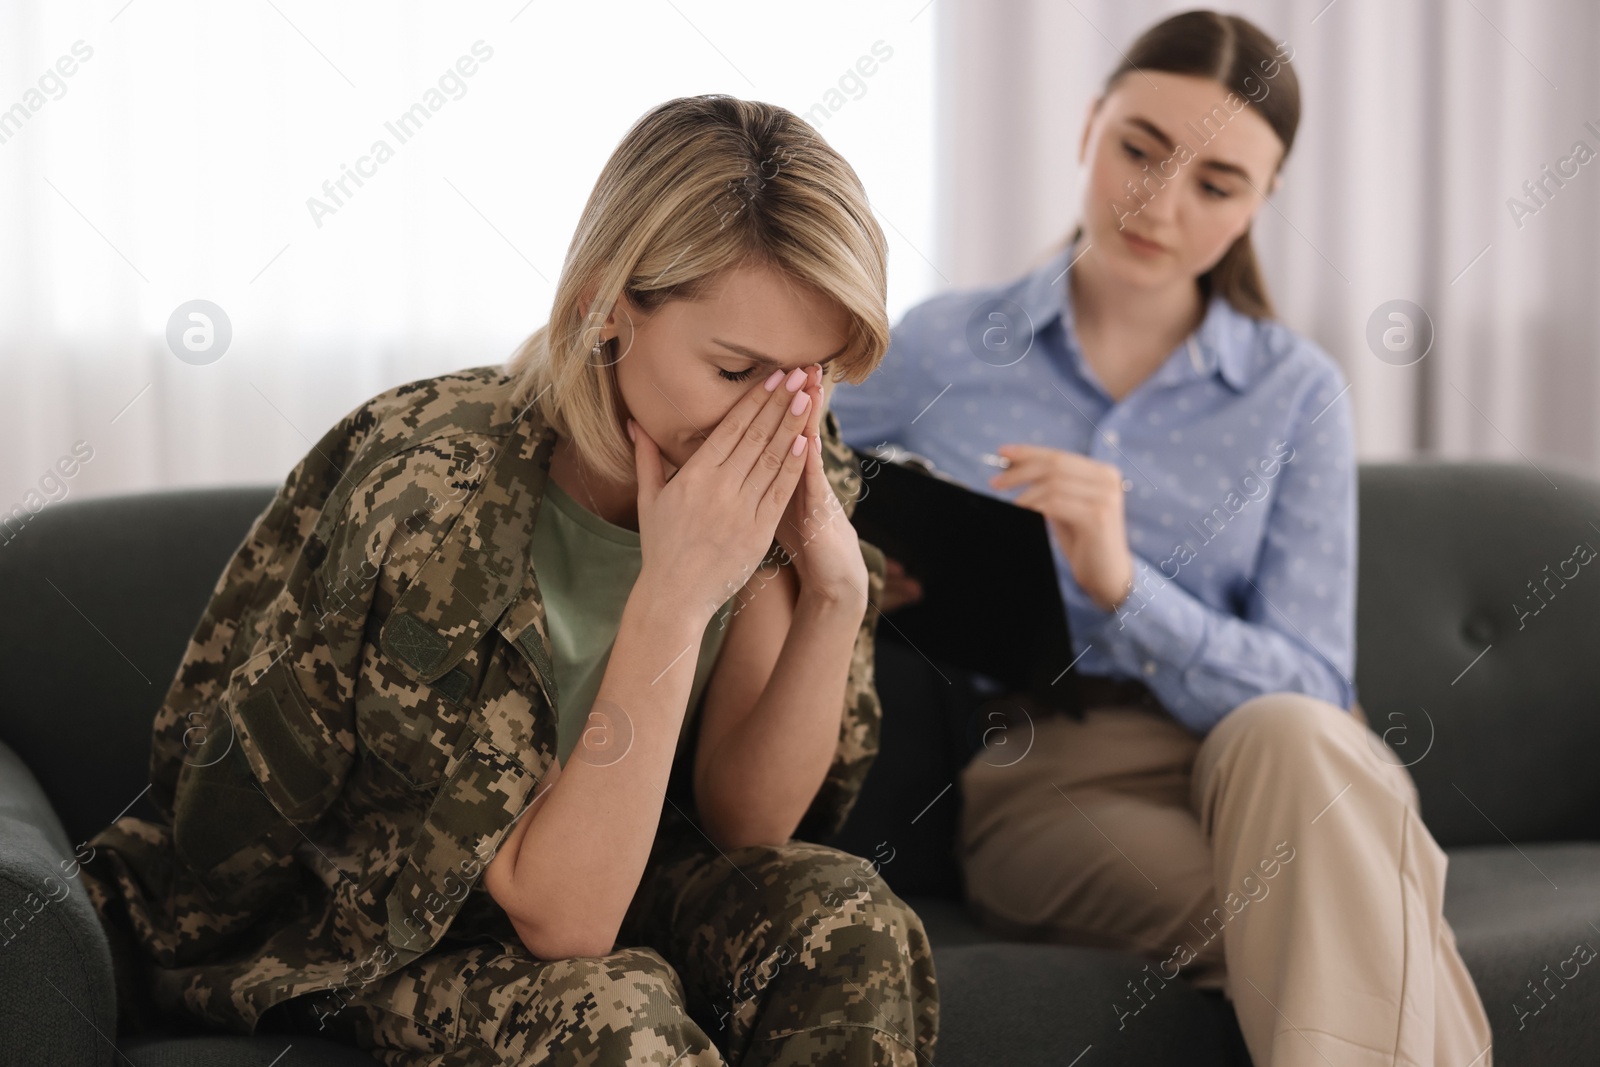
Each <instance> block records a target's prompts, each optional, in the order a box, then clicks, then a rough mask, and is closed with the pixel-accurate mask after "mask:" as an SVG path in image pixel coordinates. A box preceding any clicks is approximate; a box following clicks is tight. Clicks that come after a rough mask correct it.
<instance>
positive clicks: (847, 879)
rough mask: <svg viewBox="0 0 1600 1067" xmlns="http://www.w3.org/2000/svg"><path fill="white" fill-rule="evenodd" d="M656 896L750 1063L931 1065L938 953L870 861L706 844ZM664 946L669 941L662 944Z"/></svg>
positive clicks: (805, 850)
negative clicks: (722, 849)
mask: <svg viewBox="0 0 1600 1067" xmlns="http://www.w3.org/2000/svg"><path fill="white" fill-rule="evenodd" d="M657 873H658V877H659V878H660V881H658V882H655V883H653V884H652V885H651V886H650V887H649V888H648V889H647V891H648V892H650V893H651V894H652V895H653V896H655V897H656V898H657V903H658V904H660V903H665V904H666V906H667V910H666V912H665V913H660V912H658V914H664V915H667V916H671V917H672V918H673V919H675V920H676V921H675V922H672V923H671V929H666V930H661V929H659V926H658V928H657V929H656V930H651V931H649V932H650V933H652V934H657V935H658V936H660V935H664V936H665V937H667V939H668V940H667V941H666V943H665V945H664V947H665V949H666V955H667V956H668V958H669V959H672V960H673V961H674V962H675V963H677V965H678V967H679V969H680V971H681V973H682V974H683V976H684V982H685V984H686V986H687V987H688V992H689V997H690V1002H691V1005H692V1006H695V1007H699V1004H698V1003H697V1001H699V1002H700V1003H704V1002H705V1001H709V1009H710V1010H709V1021H708V1022H707V1030H708V1032H710V1033H713V1034H714V1035H716V1036H717V1037H718V1038H719V1039H720V1040H719V1043H721V1044H724V1045H725V1047H726V1048H727V1051H728V1058H729V1060H730V1061H731V1062H734V1063H738V1064H740V1065H742V1067H768V1065H778V1064H785V1065H787V1064H796V1065H798V1064H806V1065H812V1064H831V1063H840V1064H844V1063H850V1064H855V1063H872V1064H894V1065H905V1067H910V1065H911V1064H914V1063H916V1062H918V1061H919V1060H920V1061H921V1062H922V1063H924V1064H928V1063H931V1062H932V1057H933V1046H934V1040H935V1036H936V1032H937V1028H938V992H937V985H936V982H935V980H934V971H933V956H932V953H931V951H930V949H929V947H928V940H927V935H926V933H925V932H924V930H923V927H922V920H921V919H920V918H919V917H918V916H917V914H916V912H914V911H912V910H911V909H910V908H909V907H908V906H907V905H906V904H905V902H904V901H902V900H901V899H900V898H899V897H897V896H895V894H894V893H893V892H892V891H891V890H890V889H889V887H888V885H887V884H886V883H885V882H884V880H883V878H882V876H881V875H879V874H878V873H877V871H876V870H875V869H874V868H873V867H872V865H871V864H869V863H867V862H866V861H865V860H863V859H861V858H860V857H858V856H852V855H849V854H848V853H845V852H841V851H839V850H838V849H833V848H828V847H826V846H823V845H817V844H811V843H808V842H802V841H791V842H789V843H787V844H784V845H780V846H749V847H745V848H739V849H733V850H731V851H729V852H728V853H727V855H726V857H723V856H720V855H718V854H716V853H714V852H710V851H709V850H708V849H700V848H695V849H693V850H692V851H691V853H690V854H689V855H687V856H685V855H682V854H680V855H678V856H676V857H671V858H669V859H668V860H667V861H666V862H664V863H663V864H662V867H661V869H660V870H659V871H658V872H657ZM656 943H660V942H656Z"/></svg>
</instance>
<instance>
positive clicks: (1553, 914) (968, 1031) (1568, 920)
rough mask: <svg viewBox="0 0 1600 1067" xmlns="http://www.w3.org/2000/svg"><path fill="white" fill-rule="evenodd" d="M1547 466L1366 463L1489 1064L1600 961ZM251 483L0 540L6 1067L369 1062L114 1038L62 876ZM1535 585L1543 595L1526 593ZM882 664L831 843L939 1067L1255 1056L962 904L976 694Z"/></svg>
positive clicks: (256, 499) (1125, 974) (1562, 494)
mask: <svg viewBox="0 0 1600 1067" xmlns="http://www.w3.org/2000/svg"><path fill="white" fill-rule="evenodd" d="M1548 473H1550V476H1551V478H1552V479H1553V480H1554V482H1555V483H1556V484H1557V485H1558V486H1559V488H1556V487H1554V486H1552V485H1551V484H1550V482H1548V481H1546V479H1545V477H1544V476H1543V475H1541V474H1539V473H1537V472H1535V471H1533V470H1531V469H1529V468H1527V467H1524V466H1499V465H1445V464H1417V465H1395V466H1373V465H1368V466H1365V467H1363V468H1362V470H1361V476H1360V477H1361V500H1360V504H1361V549H1362V550H1361V557H1360V569H1359V576H1358V580H1359V598H1358V614H1359V620H1358V630H1359V646H1358V647H1359V655H1358V661H1357V681H1358V684H1359V687H1360V700H1361V704H1362V706H1363V708H1364V710H1365V712H1366V714H1367V718H1368V721H1369V723H1370V724H1371V726H1372V727H1373V728H1374V729H1376V730H1378V731H1380V732H1385V733H1386V739H1387V740H1388V741H1389V743H1390V745H1391V747H1393V748H1394V749H1395V751H1396V752H1398V753H1399V754H1400V755H1401V756H1402V758H1403V759H1405V760H1406V761H1407V762H1408V763H1409V764H1411V771H1412V774H1413V775H1414V776H1415V778H1416V780H1417V784H1418V787H1419V789H1420V790H1421V794H1422V802H1423V816H1424V818H1425V820H1426V822H1427V823H1428V826H1429V828H1430V829H1431V830H1432V832H1433V834H1434V836H1435V837H1436V838H1437V839H1438V840H1439V842H1440V843H1441V844H1442V845H1444V846H1445V847H1446V849H1447V850H1448V852H1449V855H1450V876H1449V881H1448V892H1447V901H1446V912H1447V915H1448V917H1449V919H1450V921H1451V923H1452V925H1453V927H1454V929H1455V931H1456V934H1457V938H1458V941H1459V944H1460V946H1461V950H1462V953H1463V955H1464V956H1465V958H1466V961H1467V965H1468V967H1469V968H1470V970H1471V972H1472V974H1473V977H1474V979H1475V981H1476V982H1477V984H1478V988H1479V989H1480V991H1481V992H1482V995H1483V998H1484V1002H1485V1004H1486V1005H1487V1008H1488V1011H1489V1015H1490V1020H1491V1022H1492V1024H1493V1027H1494V1034H1495V1063H1496V1064H1498V1065H1500V1067H1517V1065H1540V1067H1558V1065H1590V1064H1595V1063H1600V1023H1597V1022H1596V1020H1597V1019H1600V974H1595V973H1591V972H1594V971H1596V968H1594V967H1583V968H1581V969H1580V970H1579V971H1578V972H1577V974H1576V975H1575V976H1573V975H1572V971H1571V968H1572V966H1573V965H1572V964H1570V963H1566V962H1564V961H1568V960H1569V959H1571V958H1572V957H1573V955H1574V949H1575V946H1577V945H1579V944H1580V943H1587V944H1589V945H1591V946H1594V947H1597V948H1600V773H1597V770H1596V761H1597V759H1600V640H1597V638H1600V567H1593V566H1580V567H1579V569H1578V572H1577V575H1576V577H1571V578H1569V579H1568V580H1566V581H1565V582H1564V586H1563V584H1562V582H1561V581H1560V579H1551V578H1550V577H1549V576H1550V575H1551V574H1553V573H1556V572H1557V571H1558V570H1559V569H1560V568H1561V567H1562V561H1565V560H1568V559H1569V558H1571V557H1573V552H1574V546H1575V545H1577V544H1578V543H1579V542H1585V541H1586V542H1587V543H1588V544H1589V545H1592V546H1595V547H1600V483H1596V482H1595V481H1593V480H1586V479H1584V478H1582V477H1580V476H1577V475H1575V474H1572V473H1570V472H1562V473H1556V472H1548ZM270 493H271V490H270V489H268V488H247V489H219V490H205V491H190V492H174V493H157V494H145V495H139V496H131V497H123V498H113V499H101V500H91V501H85V502H68V503H64V504H58V505H52V506H50V507H48V508H47V509H45V510H44V511H43V512H41V513H40V514H39V515H37V516H35V517H33V518H32V519H31V520H30V521H29V522H28V523H27V524H26V526H25V527H23V528H22V529H20V530H17V529H15V528H11V527H8V528H6V529H5V530H4V535H3V537H0V542H3V543H0V598H3V599H0V603H3V605H4V611H0V677H3V679H4V683H5V684H4V685H3V686H0V1064H3V1065H9V1064H17V1065H26V1067H41V1065H51V1067H55V1065H60V1067H78V1065H88V1064H95V1065H110V1064H113V1063H116V1064H137V1065H140V1067H154V1065H178V1064H208V1065H209V1064H228V1065H232V1064H241V1065H242V1064H258V1065H260V1067H268V1065H273V1067H294V1065H297V1064H336V1063H350V1064H357V1063H371V1062H373V1061H372V1060H370V1059H369V1058H367V1057H366V1056H364V1055H363V1054H361V1053H359V1052H357V1051H355V1050H352V1049H346V1048H343V1047H341V1046H337V1045H332V1044H329V1043H327V1042H320V1041H316V1040H311V1039H304V1038H298V1037H295V1038H288V1037H283V1036H279V1035H272V1034H259V1035H257V1036H255V1037H253V1038H246V1037H233V1036H205V1035H196V1034H187V1033H183V1032H182V1031H181V1030H180V1029H178V1028H175V1027H174V1028H169V1029H167V1030H164V1031H161V1032H157V1033H150V1034H141V1035H133V1034H121V1035H119V1034H117V1033H116V1032H115V1026H116V1007H115V1002H114V992H113V984H112V979H111V972H110V957H109V953H108V949H107V946H106V942H105V939H104V936H103V934H102V933H101V931H100V928H99V925H98V923H97V922H96V921H95V916H94V913H93V911H92V909H91V908H90V907H89V905H88V903H87V901H86V899H85V897H84V894H83V892H82V891H81V888H80V887H79V886H78V885H77V883H76V882H75V880H74V878H73V877H72V875H73V872H74V871H75V868H74V867H73V866H72V862H71V861H72V857H73V847H74V845H75V844H78V843H80V842H83V841H85V840H86V839H87V838H89V837H90V836H91V835H93V834H94V833H95V832H96V831H98V830H99V829H100V828H101V827H103V826H104V825H106V824H107V823H108V822H109V821H111V820H112V819H114V818H115V817H116V816H117V815H118V814H119V813H120V812H122V811H123V810H124V809H125V808H127V809H128V810H131V811H133V812H136V813H137V812H140V811H144V813H145V814H149V813H150V812H149V809H148V806H147V802H146V801H145V800H144V799H143V797H142V795H141V790H142V789H143V788H144V786H145V784H146V758H147V754H148V751H149V731H150V723H151V718H152V715H153V714H154V711H155V709H156V707H157V705H158V704H159V702H160V700H161V698H162V696H163V695H164V693H165V690H166V686H167V684H168V682H169V681H170V679H171V673H172V671H173V669H174V668H175V666H176V664H177V662H178V660H179V658H180V657H181V655H182V652H183V648H184V644H185V642H186V640H187V638H188V636H189V634H190V633H191V631H192V629H193V626H194V624H195V622H196V620H197V619H198V617H199V614H200V611H201V609H202V607H203V606H204V604H205V602H206V600H207V598H208V596H209V594H210V592H211V588H212V585H213V583H214V581H215V579H216V577H217V575H218V574H219V573H220V572H221V570H222V567H223V565H224V563H225V562H226V560H227V559H228V557H229V556H230V555H231V553H232V552H233V550H234V548H235V547H236V546H237V544H238V543H239V541H240V539H241V538H242V536H243V534H244V532H245V530H246V529H247V528H248V527H249V525H250V523H251V521H252V520H253V519H254V517H255V516H256V515H257V514H258V513H259V512H260V511H261V509H262V508H263V507H264V506H265V504H266V501H267V499H268V497H269V496H270ZM1546 565H1548V566H1549V568H1550V569H1549V570H1546V569H1545V567H1546ZM1573 566H1574V565H1573V564H1567V565H1566V570H1567V572H1568V574H1569V575H1570V574H1571V572H1572V567H1573ZM1533 582H1547V583H1548V586H1549V589H1550V590H1552V591H1554V593H1555V595H1554V596H1550V595H1549V594H1546V597H1545V601H1537V600H1534V599H1532V592H1531V588H1530V583H1533ZM1541 603H1542V604H1543V606H1542V607H1540V610H1539V611H1538V613H1537V614H1525V612H1530V611H1531V609H1532V607H1535V606H1539V605H1540V604H1541ZM1519 604H1520V605H1522V609H1521V611H1519V609H1518V607H1517V605H1519ZM1519 623H1520V626H1519ZM890 629H891V628H887V627H880V633H885V634H887V633H888V631H889V630H890ZM1486 648H1487V651H1485V649H1486ZM1480 653H1481V655H1480ZM878 670H879V675H878V686H879V691H880V694H881V696H882V698H883V702H884V732H883V749H882V753H881V754H880V756H879V758H878V761H877V763H876V764H875V765H874V768H873V771H872V774H871V777H870V778H869V780H868V783H867V786H866V789H865V791H864V792H863V795H862V797H861V800H860V802H859V804H858V805H857V808H856V810H855V812H854V813H853V815H852V817H851V820H850V823H849V825H848V826H847V827H846V828H845V830H844V832H843V833H842V834H841V835H840V836H839V837H838V838H837V839H835V841H834V842H833V843H834V844H837V845H840V846H841V847H845V848H847V849H849V850H851V851H853V852H857V853H859V854H861V855H864V856H872V857H878V858H880V860H884V859H886V862H883V865H882V868H881V869H882V872H883V875H884V877H885V878H886V879H887V880H888V881H889V883H890V885H891V886H893V887H894V889H895V890H896V891H897V892H898V893H899V894H900V895H902V896H903V897H905V898H906V899H907V900H908V901H910V902H911V903H913V904H914V905H915V906H916V907H917V908H918V910H919V911H920V912H921V913H922V914H923V917H924V920H925V922H926V924H927V927H928V930H929V933H930V936H931V939H932V941H933V944H934V946H935V951H936V964H937V969H938V975H939V981H940V986H941V1011H942V1026H941V1033H940V1038H939V1048H938V1055H937V1059H938V1062H939V1064H941V1065H942V1067H959V1065H963V1064H990V1063H1007V1064H1019V1065H1025V1064H1047V1063H1048V1064H1062V1065H1066V1064H1073V1063H1079V1064H1082V1065H1083V1067H1090V1065H1098V1064H1141V1065H1144V1064H1160V1063H1173V1064H1190V1065H1203V1064H1248V1063H1249V1058H1248V1056H1247V1055H1246V1054H1245V1052H1244V1050H1243V1046H1242V1043H1241V1041H1240V1039H1239V1035H1238V1029H1237V1026H1236V1025H1235V1023H1234V1021H1233V1013H1232V1009H1231V1007H1230V1006H1229V1005H1228V1003H1227V1002H1226V1001H1225V1000H1223V999H1222V998H1221V997H1220V995H1217V994H1203V993H1198V992H1195V991H1193V990H1191V989H1189V988H1188V987H1187V986H1184V985H1182V984H1180V983H1173V984H1171V985H1169V986H1168V987H1166V988H1165V989H1163V990H1162V992H1161V995H1160V996H1158V997H1156V998H1154V999H1153V1000H1152V1001H1151V1003H1150V1004H1149V1006H1148V1007H1147V1008H1146V1009H1145V1010H1144V1011H1143V1012H1141V1013H1140V1014H1139V1015H1138V1016H1137V1017H1136V1018H1133V1019H1131V1020H1129V1022H1128V1025H1127V1026H1126V1027H1125V1028H1122V1029H1119V1028H1118V1024H1117V1013H1116V1011H1115V1007H1114V1006H1115V1005H1116V1004H1117V1003H1118V1002H1119V999H1120V998H1121V997H1123V996H1124V995H1125V994H1126V983H1127V982H1128V981H1130V980H1132V979H1134V978H1135V977H1136V976H1137V975H1139V972H1140V969H1141V967H1142V966H1143V961H1142V960H1139V959H1137V958H1135V957H1134V956H1132V955H1127V954H1123V953H1117V952H1107V951H1100V950H1089V949H1078V948H1069V947H1061V946H1049V945H1027V944H1014V943H1003V942H999V941H996V940H995V939H993V938H992V937H990V936H988V935H986V934H985V933H983V932H982V931H981V930H979V929H978V928H977V927H976V926H974V925H973V924H972V923H971V922H970V921H969V920H968V919H967V918H966V916H965V915H964V913H963V911H962V908H961V906H960V877H959V872H958V869H957V867H956V865H955V862H954V860H953V858H952V855H951V842H952V839H953V835H954V827H955V825H956V818H957V814H958V805H959V802H960V797H959V795H958V791H957V790H956V789H955V788H954V787H953V783H954V781H955V775H956V771H957V769H958V768H959V766H960V765H961V763H962V761H963V760H964V759H966V758H968V755H969V754H970V753H971V752H972V751H973V749H974V747H975V746H974V743H973V740H974V739H973V736H972V735H973V730H972V725H971V719H972V710H973V706H974V701H973V698H972V694H971V693H970V692H969V691H968V690H967V689H966V687H965V686H964V684H962V680H961V678H960V675H959V674H958V673H957V672H953V671H946V674H947V675H948V676H949V677H950V678H951V679H952V680H953V683H954V684H949V685H947V684H945V682H944V681H942V680H941V679H940V678H939V677H937V676H936V675H934V674H933V672H932V671H931V670H930V669H929V668H928V666H927V665H926V664H925V663H924V662H923V661H922V659H921V657H920V656H918V655H917V654H916V653H914V652H911V651H909V650H907V649H905V648H904V647H902V646H899V645H897V644H895V643H894V642H893V640H892V635H889V636H886V638H885V639H884V640H883V641H881V642H880V650H879V661H878ZM1547 968H1548V969H1547ZM1560 971H1565V972H1566V973H1567V974H1568V975H1569V977H1568V978H1566V979H1562V978H1560V977H1559V975H1558V973H1557V972H1560ZM1541 983H1542V984H1541ZM1535 987H1538V989H1539V994H1538V997H1537V999H1536V995H1535V992H1534V989H1535ZM1534 1008H1538V1009H1539V1010H1538V1012H1537V1013H1536V1014H1534V1013H1533V1009H1534ZM1519 1009H1520V1010H1519ZM1519 1023H1520V1025H1519ZM1080 1056H1081V1059H1079V1057H1080ZM1463 1067H1464V1065H1463Z"/></svg>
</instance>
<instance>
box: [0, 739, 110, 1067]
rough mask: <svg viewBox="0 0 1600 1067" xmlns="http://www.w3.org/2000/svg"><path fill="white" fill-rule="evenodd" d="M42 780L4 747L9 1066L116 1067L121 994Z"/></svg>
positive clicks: (3, 989)
mask: <svg viewBox="0 0 1600 1067" xmlns="http://www.w3.org/2000/svg"><path fill="white" fill-rule="evenodd" d="M79 858H81V857H76V856H75V855H74V852H73V849H72V847H71V845H70V843H69V841H68V838H67V834H66V831H65V830H64V829H62V826H61V821H60V819H58V818H57V817H56V813H55V810H54V809H53V808H52V807H51V806H50V801H49V800H48V799H47V798H46V797H45V794H44V791H43V790H42V789H40V788H39V783H38V781H37V780H36V779H35V778H34V776H33V773H32V772H31V771H29V770H28V768H27V766H26V765H25V764H24V763H23V762H22V760H21V758H20V757H18V756H17V754H16V753H15V752H13V751H12V750H11V749H10V748H8V747H7V746H6V745H5V743H4V742H0V1034H3V1035H5V1037H4V1041H3V1042H0V1064H5V1065H10V1064H41V1063H48V1064H60V1065H63V1067H88V1065H91V1064H92V1065H94V1067H106V1065H108V1064H110V1063H111V1062H112V1060H113V1058H114V1057H115V1056H116V1051H115V1048H114V1046H113V1044H112V1042H113V1041H114V1040H115V1039H116V1033H117V1004H116V985H115V979H114V976H113V972H112V964H111V948H110V945H109V943H108V942H107V940H106V935H105V931H104V930H103V929H102V928H101V926H100V920H99V917H98V915H97V914H96V912H95V910H94V906H93V905H92V904H90V902H89V898H88V895H87V894H86V893H85V892H84V890H83V888H82V886H81V885H80V883H79V881H78V871H79V864H78V859H79Z"/></svg>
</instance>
